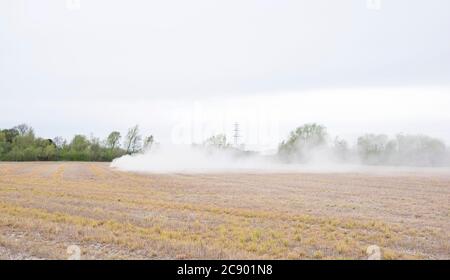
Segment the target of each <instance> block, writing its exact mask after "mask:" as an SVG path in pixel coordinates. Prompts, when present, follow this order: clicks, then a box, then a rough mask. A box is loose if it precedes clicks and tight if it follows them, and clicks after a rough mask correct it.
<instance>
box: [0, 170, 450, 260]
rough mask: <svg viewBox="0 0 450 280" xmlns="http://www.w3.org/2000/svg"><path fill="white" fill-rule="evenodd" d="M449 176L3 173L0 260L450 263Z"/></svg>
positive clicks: (433, 173)
mask: <svg viewBox="0 0 450 280" xmlns="http://www.w3.org/2000/svg"><path fill="white" fill-rule="evenodd" d="M449 233H450V173H448V172H447V171H445V170H443V171H442V170H441V171H429V170H428V171H426V170H424V171H420V172H418V171H417V170H416V171H415V172H406V171H402V172H393V171H389V172H385V173H383V172H373V173H370V172H367V173H334V174H333V173H274V174H265V173H257V172H254V173H245V174H244V173H221V174H213V173H209V174H136V173H127V172H120V171H116V170H113V169H111V168H110V167H109V164H106V163H68V162H61V163H53V162H49V163H0V258H1V259H65V258H67V257H68V254H67V247H68V246H70V245H77V246H79V247H80V249H81V258H82V259H192V258H194V259H230V258H232V259H235V258H239V259H365V258H367V253H366V250H367V247H368V246H370V245H377V246H379V247H380V248H381V251H382V256H383V258H385V259H448V258H450V236H449Z"/></svg>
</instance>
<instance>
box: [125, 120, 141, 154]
mask: <svg viewBox="0 0 450 280" xmlns="http://www.w3.org/2000/svg"><path fill="white" fill-rule="evenodd" d="M140 142H141V136H140V135H139V126H138V125H135V126H133V127H132V128H130V129H128V133H127V135H126V137H125V144H124V146H125V147H126V151H127V154H132V153H136V152H137V151H139V149H140V145H141V143H140Z"/></svg>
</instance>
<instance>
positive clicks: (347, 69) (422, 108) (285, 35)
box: [0, 0, 450, 149]
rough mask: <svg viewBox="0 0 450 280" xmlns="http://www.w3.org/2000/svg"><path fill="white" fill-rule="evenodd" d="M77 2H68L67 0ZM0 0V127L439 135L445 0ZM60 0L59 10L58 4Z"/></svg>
mask: <svg viewBox="0 0 450 280" xmlns="http://www.w3.org/2000/svg"><path fill="white" fill-rule="evenodd" d="M72 1H76V0H72ZM66 2H67V1H66V0H40V1H33V0H0V97H1V98H0V102H1V103H0V127H2V128H5V127H11V126H14V125H16V124H18V123H22V122H26V123H29V124H30V125H32V126H33V127H35V129H36V131H37V134H38V135H42V136H45V137H54V136H57V135H62V136H64V137H67V138H70V137H71V136H72V135H73V134H75V133H84V134H90V133H91V132H92V133H94V134H95V135H97V136H100V137H104V136H106V134H107V133H108V132H110V131H111V130H114V129H115V130H120V131H122V132H123V133H125V131H126V128H127V127H130V126H132V125H133V124H135V123H138V124H140V125H141V127H142V128H143V130H144V132H145V133H153V134H154V135H155V136H156V138H157V139H159V140H160V141H161V142H165V141H172V142H177V141H178V142H179V141H181V140H180V139H183V140H182V141H184V142H187V141H196V142H199V141H201V139H202V138H205V137H207V136H209V134H211V133H215V132H217V133H218V132H226V133H228V134H229V135H231V129H232V124H233V123H234V122H235V121H238V122H239V123H241V128H242V134H243V139H242V140H243V141H244V142H246V143H247V144H248V145H249V146H251V147H254V148H262V149H266V148H271V147H274V146H275V145H276V143H277V142H278V141H280V140H281V138H283V137H285V136H286V135H287V132H288V131H289V130H290V129H293V128H294V127H295V126H298V125H301V124H303V123H306V122H320V123H323V124H324V125H326V126H327V127H328V128H329V131H330V133H332V134H333V135H340V136H342V137H344V138H349V139H353V137H355V136H356V135H358V134H361V133H365V132H385V133H388V134H394V133H396V132H404V133H427V134H430V135H433V136H437V137H440V138H443V139H444V140H446V141H447V142H448V143H450V109H449V108H450V1H448V0H381V9H380V10H373V9H368V8H367V5H366V0H338V1H336V0H328V1H326V0H309V1H306V0H304V1H301V0H293V1H287V0H284V1H283V0H279V1H275V0H272V1H267V0H240V1H234V0H226V1H213V0H203V1H198V0H190V1H182V0H179V1H175V0H164V1H162V0H161V1H148V0H147V1H138V0H131V1H130V0H128V1H125V0H122V1H113V0H88V1H87V0H80V9H75V10H74V9H69V8H70V7H71V6H70V5H69V6H68V5H67V3H66ZM68 7H69V8H68Z"/></svg>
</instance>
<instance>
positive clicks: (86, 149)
mask: <svg viewBox="0 0 450 280" xmlns="http://www.w3.org/2000/svg"><path fill="white" fill-rule="evenodd" d="M153 143H154V138H153V136H152V135H150V136H147V137H142V135H141V134H140V130H139V127H138V126H137V125H136V126H133V127H132V128H130V129H128V132H127V134H126V135H125V136H124V138H123V139H122V135H121V134H120V132H118V131H113V132H111V133H110V134H109V135H108V137H107V138H106V139H104V140H100V139H99V138H96V137H94V136H90V137H87V136H85V135H81V134H77V135H75V136H74V137H73V138H72V139H71V140H70V141H67V140H66V139H63V138H62V137H55V138H53V139H46V138H41V137H37V136H36V135H35V133H34V129H33V128H32V127H30V126H28V125H26V124H20V125H18V126H15V127H13V128H9V129H0V161H112V160H113V159H115V158H117V157H121V156H123V155H126V154H134V153H139V152H142V151H145V150H147V149H150V148H151V146H152V145H153Z"/></svg>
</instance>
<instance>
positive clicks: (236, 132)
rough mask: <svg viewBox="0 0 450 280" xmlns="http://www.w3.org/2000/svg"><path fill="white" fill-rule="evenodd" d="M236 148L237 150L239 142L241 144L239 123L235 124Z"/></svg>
mask: <svg viewBox="0 0 450 280" xmlns="http://www.w3.org/2000/svg"><path fill="white" fill-rule="evenodd" d="M233 131H234V135H233V138H234V146H235V147H236V148H237V147H238V142H239V137H241V135H239V124H238V123H234V130H233Z"/></svg>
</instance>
